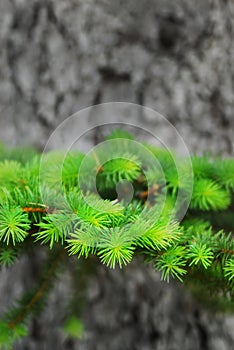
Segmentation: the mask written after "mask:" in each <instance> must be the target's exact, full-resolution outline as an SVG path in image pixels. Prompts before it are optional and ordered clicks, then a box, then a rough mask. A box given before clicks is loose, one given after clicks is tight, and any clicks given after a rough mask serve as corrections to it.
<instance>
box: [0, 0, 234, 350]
mask: <svg viewBox="0 0 234 350" xmlns="http://www.w3.org/2000/svg"><path fill="white" fill-rule="evenodd" d="M233 18H234V3H233V1H231V0H230V1H228V0H212V1H208V0H207V1H204V0H196V1H188V0H175V1H169V0H168V1H167V0H146V1H142V0H125V1H122V0H115V1H111V2H110V1H108V0H96V1H95V0H47V1H46V0H39V1H36V0H31V1H30V2H29V1H27V0H3V1H1V2H0V47H1V54H0V139H1V140H3V141H4V142H6V143H8V144H15V145H18V144H22V143H27V144H34V145H35V146H37V147H39V148H42V147H43V146H44V144H45V142H46V140H47V138H48V136H49V134H50V133H51V132H52V131H53V130H54V129H55V127H56V126H57V125H59V123H60V122H61V121H62V120H63V119H65V118H66V117H68V116H69V115H71V114H72V113H74V112H76V111H77V110H80V109H81V108H83V107H86V106H90V105H92V104H96V103H101V102H109V101H127V102H134V103H138V104H143V105H146V106H148V107H152V108H154V109H156V110H157V111H159V112H160V113H162V114H164V115H166V116H167V117H168V119H169V120H170V121H171V123H172V124H174V125H175V126H176V128H177V130H178V131H179V133H180V134H181V135H182V136H183V138H184V140H185V142H186V144H187V145H188V147H189V149H190V150H191V151H192V152H202V151H207V150H211V151H215V152H218V153H222V154H229V155H233V148H234V144H233V130H234V117H233V109H234V99H233V92H234V65H233V61H234V41H233V35H234V20H233ZM145 122H146V123H147V125H150V126H151V127H152V128H154V127H155V120H154V119H147V120H145ZM23 266H24V267H25V266H26V267H27V266H28V261H26V260H22V262H21V263H20V264H19V266H18V268H17V270H14V273H13V272H10V274H9V273H7V272H6V271H3V272H1V284H0V289H1V295H6V296H5V297H4V298H3V299H2V298H1V299H2V300H3V303H2V307H1V310H3V304H4V303H5V304H6V303H8V302H9V298H10V297H11V298H13V297H14V296H16V295H19V294H20V292H21V291H22V290H24V288H25V286H26V285H28V284H29V282H30V278H31V277H30V271H29V272H27V276H24V273H23V271H24V270H23ZM28 269H29V268H28V267H27V268H26V271H28ZM10 275H11V277H9V276H10ZM12 276H15V282H14V286H15V287H14V289H13V290H12V288H10V286H11V287H12V279H13V277H12ZM9 289H11V293H9ZM67 293H69V288H66V287H65V283H62V282H60V283H59V284H58V285H57V287H56V289H55V292H54V293H53V295H52V297H51V309H50V310H46V311H45V312H44V314H43V315H42V316H41V317H39V319H38V320H37V321H35V322H36V325H34V330H33V329H32V332H31V337H30V338H28V339H26V340H25V341H24V343H22V346H21V345H18V347H17V350H19V349H30V350H31V349H45V350H47V349H51V348H52V347H54V348H55V349H68V348H69V349H73V348H74V349H103V350H105V349H110V348H111V349H112V350H115V349H116V350H119V349H122V348H125V349H141V350H146V349H157V350H159V349H160V350H165V349H167V350H176V349H180V348H182V347H183V348H184V349H186V350H189V349H202V350H206V349H207V350H210V349H212V350H214V349H215V350H216V349H217V350H227V349H233V347H234V335H233V329H234V319H233V317H231V316H230V317H221V316H217V317H214V316H213V315H212V316H211V315H209V313H207V312H206V311H204V310H203V308H201V307H198V306H197V304H196V303H195V302H194V300H193V299H192V298H191V297H190V296H188V295H187V294H186V292H184V291H183V290H181V289H180V288H179V287H178V286H174V285H170V286H167V285H165V284H162V283H160V282H159V279H158V275H157V274H155V273H154V272H153V271H152V269H150V268H146V267H143V266H142V265H141V266H139V265H138V264H137V263H135V264H133V265H132V266H130V267H128V268H127V269H126V270H124V271H114V272H113V271H108V270H106V269H104V268H102V267H100V269H99V270H98V273H97V276H96V277H95V278H93V279H92V282H91V285H90V288H89V292H88V301H87V306H86V308H85V310H84V321H85V329H86V333H85V337H84V339H83V340H82V341H80V342H77V343H75V344H71V343H70V342H66V341H65V340H64V338H63V335H62V333H61V331H60V330H59V326H60V324H61V320H62V319H63V317H64V310H63V306H62V305H61V304H62V302H61V300H64V298H66V294H67ZM36 330H37V331H36Z"/></svg>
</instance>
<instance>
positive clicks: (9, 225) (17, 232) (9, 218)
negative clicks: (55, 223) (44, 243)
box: [0, 208, 30, 245]
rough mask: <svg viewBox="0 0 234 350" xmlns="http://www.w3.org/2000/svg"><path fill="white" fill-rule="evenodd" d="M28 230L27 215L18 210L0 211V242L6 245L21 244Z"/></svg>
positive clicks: (6, 209) (7, 209)
mask: <svg viewBox="0 0 234 350" xmlns="http://www.w3.org/2000/svg"><path fill="white" fill-rule="evenodd" d="M29 228H30V221H29V219H28V215H27V214H26V213H24V212H22V210H20V209H19V208H15V209H9V208H5V209H0V240H1V241H3V242H6V244H9V243H13V244H14V245H15V244H16V243H18V242H22V241H23V240H24V239H25V238H26V236H27V231H28V230H29Z"/></svg>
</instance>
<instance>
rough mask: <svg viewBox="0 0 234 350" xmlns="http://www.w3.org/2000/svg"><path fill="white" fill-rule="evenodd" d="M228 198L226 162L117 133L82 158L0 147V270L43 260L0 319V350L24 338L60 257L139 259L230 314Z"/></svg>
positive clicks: (230, 169)
mask: <svg viewBox="0 0 234 350" xmlns="http://www.w3.org/2000/svg"><path fill="white" fill-rule="evenodd" d="M189 164H191V169H192V173H191V169H190V167H189ZM233 193H234V160H233V159H223V158H218V157H211V156H209V157H208V156H203V157H197V156H193V157H191V159H189V160H185V159H178V158H177V157H176V155H175V154H173V153H172V152H171V151H170V150H167V149H160V148H157V147H154V146H152V145H148V144H145V143H140V142H136V141H135V140H134V138H133V136H132V135H129V134H128V133H127V132H125V131H124V132H122V131H121V130H116V131H114V132H113V133H112V134H110V135H108V137H107V139H106V141H105V142H104V143H103V144H101V145H100V146H98V147H96V148H95V150H93V151H91V152H90V153H88V154H87V155H85V154H82V153H80V152H77V151H72V152H69V153H68V154H63V153H60V152H50V153H48V154H44V155H43V156H41V155H39V154H37V153H36V152H35V151H32V150H31V149H24V150H20V149H18V150H8V149H5V148H4V147H1V151H0V266H1V267H2V268H6V267H9V266H11V265H13V264H16V263H17V261H18V259H19V258H20V256H21V255H23V254H25V253H26V252H27V250H28V247H30V249H38V248H39V245H40V246H41V245H42V246H43V247H44V248H45V251H46V254H47V255H48V261H46V262H45V267H44V269H43V273H42V276H41V279H40V280H39V281H38V285H37V286H35V288H33V289H32V290H31V291H29V293H27V294H25V295H23V296H22V298H21V299H20V300H18V301H17V302H16V303H15V304H14V305H13V306H12V307H11V308H10V310H7V311H6V312H5V314H4V315H3V317H2V318H1V320H0V348H1V347H2V348H3V349H4V348H6V349H7V348H9V349H10V348H11V347H12V344H13V343H14V342H15V341H16V340H17V339H18V338H20V337H22V336H24V335H25V334H26V328H25V325H26V324H27V323H26V322H27V320H28V318H29V317H30V316H31V315H33V314H35V313H37V312H39V311H40V310H41V308H42V306H44V305H45V301H46V296H47V295H48V292H49V291H50V289H51V288H52V286H53V282H54V279H55V277H56V275H57V272H58V271H60V269H59V268H58V267H59V266H60V265H64V264H66V263H67V261H69V258H68V257H69V256H76V257H77V258H78V259H79V261H82V259H89V258H91V257H92V256H96V257H97V258H98V259H99V260H100V262H101V263H103V264H105V265H106V266H108V267H110V268H116V267H117V266H118V267H120V268H122V267H123V266H125V265H127V264H128V263H130V262H131V260H132V259H133V257H134V256H137V255H141V256H143V257H144V259H145V261H146V262H148V263H150V264H152V265H153V266H154V268H155V270H156V271H159V272H160V273H161V276H162V279H163V280H166V281H169V280H170V279H171V278H176V279H177V280H179V281H181V282H184V283H185V284H186V285H188V287H189V288H190V289H191V290H192V291H193V292H194V293H195V294H197V295H198V296H199V297H200V298H203V300H205V301H206V302H207V303H208V301H210V303H212V304H216V305H217V306H219V307H220V308H222V309H228V310H230V309H232V308H233V305H234V241H233V232H234V219H233V210H234V201H233V198H234V195H233ZM178 198H179V200H178ZM183 208H185V212H184V215H183V217H182V218H181V215H180V214H181V210H183ZM71 258H72V257H70V259H71ZM76 278H77V277H76Z"/></svg>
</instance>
